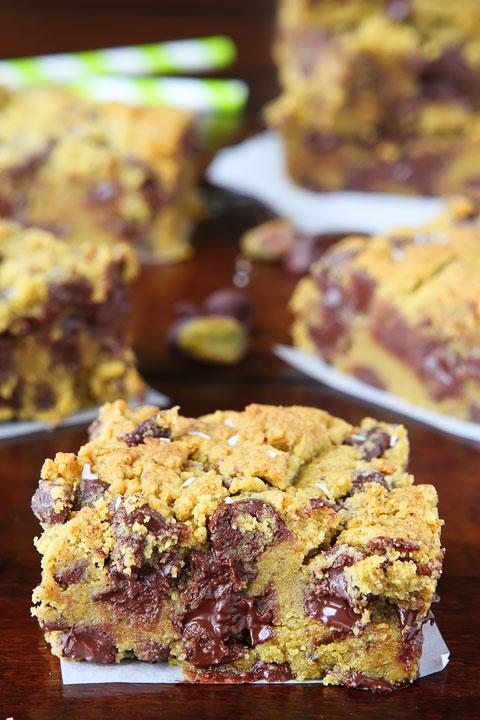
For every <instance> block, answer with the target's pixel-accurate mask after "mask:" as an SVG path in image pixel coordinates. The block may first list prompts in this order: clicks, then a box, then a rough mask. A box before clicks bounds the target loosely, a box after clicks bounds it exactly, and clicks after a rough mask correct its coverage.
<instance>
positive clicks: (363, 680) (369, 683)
mask: <svg viewBox="0 0 480 720" xmlns="http://www.w3.org/2000/svg"><path fill="white" fill-rule="evenodd" d="M341 683H342V685H346V686H347V687H352V688H359V689H360V690H373V692H377V693H384V694H386V693H391V692H393V689H394V688H393V687H392V686H391V685H390V683H388V682H386V681H385V680H381V679H380V678H372V677H369V676H368V675H364V674H363V673H361V672H357V671H356V670H354V671H353V672H351V673H349V674H348V675H343V676H342V678H341Z"/></svg>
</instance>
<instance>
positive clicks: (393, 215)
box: [207, 131, 442, 234]
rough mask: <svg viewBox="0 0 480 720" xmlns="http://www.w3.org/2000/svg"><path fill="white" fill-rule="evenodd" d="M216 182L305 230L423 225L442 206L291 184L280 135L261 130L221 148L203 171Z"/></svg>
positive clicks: (432, 200)
mask: <svg viewBox="0 0 480 720" xmlns="http://www.w3.org/2000/svg"><path fill="white" fill-rule="evenodd" d="M207 177H208V179H209V180H210V182H211V183H213V184H214V185H219V186H220V187H225V188H228V190H233V191H235V192H238V193H242V194H244V195H249V196H250V197H253V198H255V199H257V200H260V201H261V202H263V203H264V204H265V205H267V206H268V207H269V208H271V209H272V210H273V211H274V212H276V213H277V214H278V215H279V216H280V217H286V218H289V219H290V220H291V221H292V222H293V224H294V225H295V227H296V228H297V230H299V231H300V232H302V233H307V234H319V233H327V232H342V231H346V232H352V231H359V232H364V233H368V234H370V233H379V232H384V231H386V230H391V229H392V228H393V227H395V226H397V225H417V224H418V225H421V224H423V223H426V222H428V221H429V220H431V219H432V218H433V217H434V216H435V215H436V214H437V213H438V211H439V210H440V208H441V205H442V203H441V201H440V200H439V199H437V198H423V197H410V196H408V195H392V194H387V193H365V192H333V193H317V192H313V191H310V190H305V189H303V188H300V187H299V186H298V185H295V184H294V183H293V181H292V180H291V179H290V178H289V176H288V175H287V173H286V171H285V155H284V149H283V142H282V139H281V137H280V136H279V135H278V134H277V133H275V132H271V131H269V132H263V133H260V134H259V135H255V136H254V137H252V138H249V139H248V140H245V141H244V142H241V143H239V144H238V145H234V146H233V147H229V148H225V149H224V150H221V151H220V152H219V153H217V155H216V156H215V159H214V160H213V162H212V163H211V165H210V166H209V168H208V169H207Z"/></svg>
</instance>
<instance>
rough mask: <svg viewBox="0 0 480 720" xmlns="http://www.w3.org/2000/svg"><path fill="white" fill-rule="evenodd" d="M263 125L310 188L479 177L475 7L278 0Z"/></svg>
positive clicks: (478, 19) (388, 186)
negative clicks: (273, 95)
mask: <svg viewBox="0 0 480 720" xmlns="http://www.w3.org/2000/svg"><path fill="white" fill-rule="evenodd" d="M278 25H279V27H278V33H277V40H276V43H275V58H276V61H277V64H278V67H279V74H280V82H281V85H282V94H281V96H280V97H279V98H278V99H277V100H276V101H274V102H273V104H271V105H270V107H269V108H268V110H267V118H268V121H269V123H270V125H271V126H272V127H274V128H276V129H277V130H279V131H280V133H281V134H282V135H283V137H284V140H285V146H286V153H287V163H288V168H289V171H290V174H291V175H292V177H293V178H294V180H295V181H296V182H298V183H299V184H300V185H305V186H307V187H309V188H313V189H317V190H339V189H342V188H359V189H363V190H373V191H388V192H408V193H415V192H420V193H422V194H427V195H442V194H449V193H451V192H459V191H461V190H463V189H465V188H467V187H469V186H474V185H476V184H478V181H479V171H478V168H479V160H480V137H479V134H478V126H479V119H480V53H479V51H478V42H477V38H478V36H479V34H480V5H479V3H478V2H477V0H464V1H463V2H461V3H448V2H435V1H434V0H433V1H432V0H342V2H339V1H338V0H281V2H280V4H279V16H278Z"/></svg>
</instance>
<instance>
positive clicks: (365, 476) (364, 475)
mask: <svg viewBox="0 0 480 720" xmlns="http://www.w3.org/2000/svg"><path fill="white" fill-rule="evenodd" d="M371 482H374V483H378V484H379V485H381V486H382V487H384V488H385V489H386V490H391V487H390V485H389V484H388V483H387V481H386V480H385V475H384V474H383V473H382V472H380V471H379V470H357V472H356V473H355V477H354V479H353V482H352V489H351V491H350V494H351V495H355V494H356V493H359V492H363V491H364V490H365V485H366V484H367V483H371Z"/></svg>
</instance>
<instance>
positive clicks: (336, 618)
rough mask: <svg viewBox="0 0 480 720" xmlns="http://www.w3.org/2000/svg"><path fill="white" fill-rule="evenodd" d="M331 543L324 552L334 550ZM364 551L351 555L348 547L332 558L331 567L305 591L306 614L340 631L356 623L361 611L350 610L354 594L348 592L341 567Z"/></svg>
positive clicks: (357, 623) (358, 620) (335, 550)
mask: <svg viewBox="0 0 480 720" xmlns="http://www.w3.org/2000/svg"><path fill="white" fill-rule="evenodd" d="M337 551H338V547H333V548H332V549H331V550H330V551H328V552H327V553H326V555H328V554H329V553H332V552H337ZM363 557H365V556H364V555H363V554H358V555H357V556H354V555H352V554H351V553H350V552H349V551H348V550H345V552H343V553H341V554H340V555H338V557H337V558H335V560H334V562H333V564H332V566H331V568H330V569H329V570H328V572H327V573H326V575H325V576H324V577H322V578H321V579H316V580H315V583H314V585H313V586H312V588H310V590H309V591H308V593H306V595H305V601H304V604H305V611H306V613H307V615H310V616H311V617H314V618H316V619H317V620H320V621H321V622H323V623H325V624H326V625H329V626H330V627H333V628H334V629H335V630H339V631H340V632H344V633H348V632H351V630H353V628H354V627H356V626H359V624H360V620H361V614H358V613H355V612H354V611H353V606H354V604H355V602H354V598H353V597H352V596H351V595H350V592H349V590H348V585H347V579H346V576H345V573H344V569H345V568H346V567H349V566H351V565H354V564H355V563H356V562H359V560H361V559H362V558H363Z"/></svg>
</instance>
